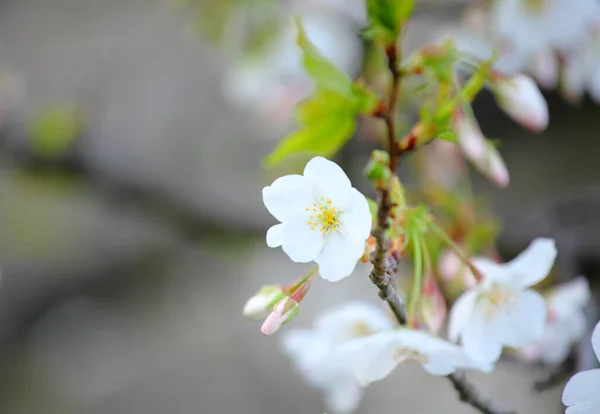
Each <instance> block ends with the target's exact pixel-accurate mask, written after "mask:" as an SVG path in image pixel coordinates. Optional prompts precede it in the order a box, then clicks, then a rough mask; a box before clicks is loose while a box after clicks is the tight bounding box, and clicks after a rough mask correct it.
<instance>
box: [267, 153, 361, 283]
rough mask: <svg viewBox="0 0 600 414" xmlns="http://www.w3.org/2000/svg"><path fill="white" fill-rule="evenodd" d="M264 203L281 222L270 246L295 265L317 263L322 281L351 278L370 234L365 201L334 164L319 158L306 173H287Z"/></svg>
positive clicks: (269, 240)
mask: <svg viewBox="0 0 600 414" xmlns="http://www.w3.org/2000/svg"><path fill="white" fill-rule="evenodd" d="M263 202H264V203H265V206H266V207H267V209H268V210H269V212H270V213H271V214H272V215H273V216H274V217H275V218H276V219H277V220H279V221H280V222H281V223H280V224H276V225H275V226H273V227H271V228H270V229H269V230H268V231H267V244H268V245H269V247H279V246H281V247H282V248H283V251H284V252H285V253H286V254H287V255H288V256H289V257H290V259H292V260H293V261H294V262H299V263H306V262H310V261H315V262H316V263H317V264H318V265H319V273H320V275H321V277H323V279H326V280H329V281H331V282H335V281H338V280H340V279H343V278H345V277H347V276H349V275H350V274H351V273H352V271H353V270H354V268H355V266H356V264H357V262H358V260H359V259H360V258H361V256H362V255H363V252H364V250H365V245H366V239H367V238H368V237H369V234H370V231H371V220H372V219H371V213H370V211H369V205H368V203H367V200H366V199H365V197H364V196H363V195H362V194H361V193H360V192H359V191H358V190H357V189H355V188H353V187H352V184H351V183H350V180H349V179H348V177H347V176H346V174H345V173H344V171H343V170H342V169H341V168H340V167H339V166H338V165H337V164H335V163H334V162H331V161H328V160H326V159H325V158H323V157H315V158H313V159H312V160H310V161H309V162H308V164H306V168H305V169H304V175H286V176H283V177H280V178H278V179H277V180H275V181H274V182H273V184H271V185H270V186H268V187H265V188H264V189H263Z"/></svg>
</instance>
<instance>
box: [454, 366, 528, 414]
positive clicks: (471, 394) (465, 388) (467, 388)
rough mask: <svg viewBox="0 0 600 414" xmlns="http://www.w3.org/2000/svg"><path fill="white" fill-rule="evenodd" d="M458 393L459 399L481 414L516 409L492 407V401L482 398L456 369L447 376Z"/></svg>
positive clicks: (493, 413)
mask: <svg viewBox="0 0 600 414" xmlns="http://www.w3.org/2000/svg"><path fill="white" fill-rule="evenodd" d="M447 378H448V379H449V380H450V382H451V383H452V385H453V386H454V389H455V390H456V392H457V393H458V396H459V397H460V400H461V401H462V402H464V403H465V404H469V405H470V406H472V407H473V408H475V409H476V410H478V411H479V412H481V413H483V414H516V411H502V410H499V409H497V408H494V407H493V403H492V402H491V401H489V400H487V399H485V398H483V397H482V396H481V395H480V394H479V391H478V390H477V389H476V388H475V386H473V384H471V383H469V382H468V381H467V379H466V378H465V375H464V373H463V372H462V371H456V372H455V373H454V374H450V375H448V377H447Z"/></svg>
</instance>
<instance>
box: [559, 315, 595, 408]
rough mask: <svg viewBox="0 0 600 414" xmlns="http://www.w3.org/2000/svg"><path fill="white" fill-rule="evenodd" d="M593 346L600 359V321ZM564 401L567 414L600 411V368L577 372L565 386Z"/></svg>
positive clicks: (593, 336) (593, 338) (593, 335)
mask: <svg viewBox="0 0 600 414" xmlns="http://www.w3.org/2000/svg"><path fill="white" fill-rule="evenodd" d="M592 346H593V347H594V352H595V353H596V358H598V359H599V360H600V322H599V323H598V324H597V325H596V328H595V329H594V333H593V334H592ZM562 402H563V404H564V405H566V406H567V411H566V414H597V413H600V369H592V370H589V371H583V372H579V373H577V374H575V375H574V376H573V378H571V379H570V380H569V382H568V383H567V385H566V386H565V389H564V391H563V395H562Z"/></svg>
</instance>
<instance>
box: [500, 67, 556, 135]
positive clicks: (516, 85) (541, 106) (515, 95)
mask: <svg viewBox="0 0 600 414" xmlns="http://www.w3.org/2000/svg"><path fill="white" fill-rule="evenodd" d="M494 84H495V87H496V89H495V92H496V100H497V101H498V105H499V106H500V108H502V110H503V111H504V112H506V114H507V115H508V116H509V117H511V118H512V119H513V120H515V121H516V122H518V123H519V124H521V125H523V126H524V127H526V128H528V129H529V130H531V131H533V132H542V131H543V130H545V129H546V127H547V126H548V104H547V103H546V100H545V99H544V96H543V95H542V93H541V92H540V89H539V88H538V86H537V85H536V84H535V82H534V81H533V79H531V78H530V77H529V76H526V75H521V74H518V75H515V76H511V77H502V76H501V77H498V78H496V79H495V82H494Z"/></svg>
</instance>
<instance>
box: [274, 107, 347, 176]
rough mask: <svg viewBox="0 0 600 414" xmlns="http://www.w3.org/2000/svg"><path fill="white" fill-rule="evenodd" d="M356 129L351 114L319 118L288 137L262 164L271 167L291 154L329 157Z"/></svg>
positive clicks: (340, 113)
mask: <svg viewBox="0 0 600 414" xmlns="http://www.w3.org/2000/svg"><path fill="white" fill-rule="evenodd" d="M355 128H356V117H355V115H354V114H353V113H352V112H346V113H344V112H339V113H337V114H335V113H334V114H327V115H326V116H322V117H321V121H320V122H317V123H313V124H311V125H306V126H305V127H304V128H302V129H300V130H299V131H296V132H293V133H292V134H290V135H288V136H287V137H285V138H284V139H283V141H281V142H280V143H279V145H277V147H275V149H274V150H273V151H272V152H271V154H269V155H268V156H267V157H266V158H265V160H264V164H265V166H267V167H271V166H273V165H276V164H278V163H280V162H281V161H282V160H284V159H285V158H287V157H288V156H290V155H293V154H302V153H304V154H311V155H322V156H324V157H331V156H332V155H334V154H335V153H336V152H337V151H339V150H340V148H342V147H343V146H344V144H345V143H346V142H347V141H348V140H349V139H350V137H351V136H352V134H353V133H354V130H355Z"/></svg>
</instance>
